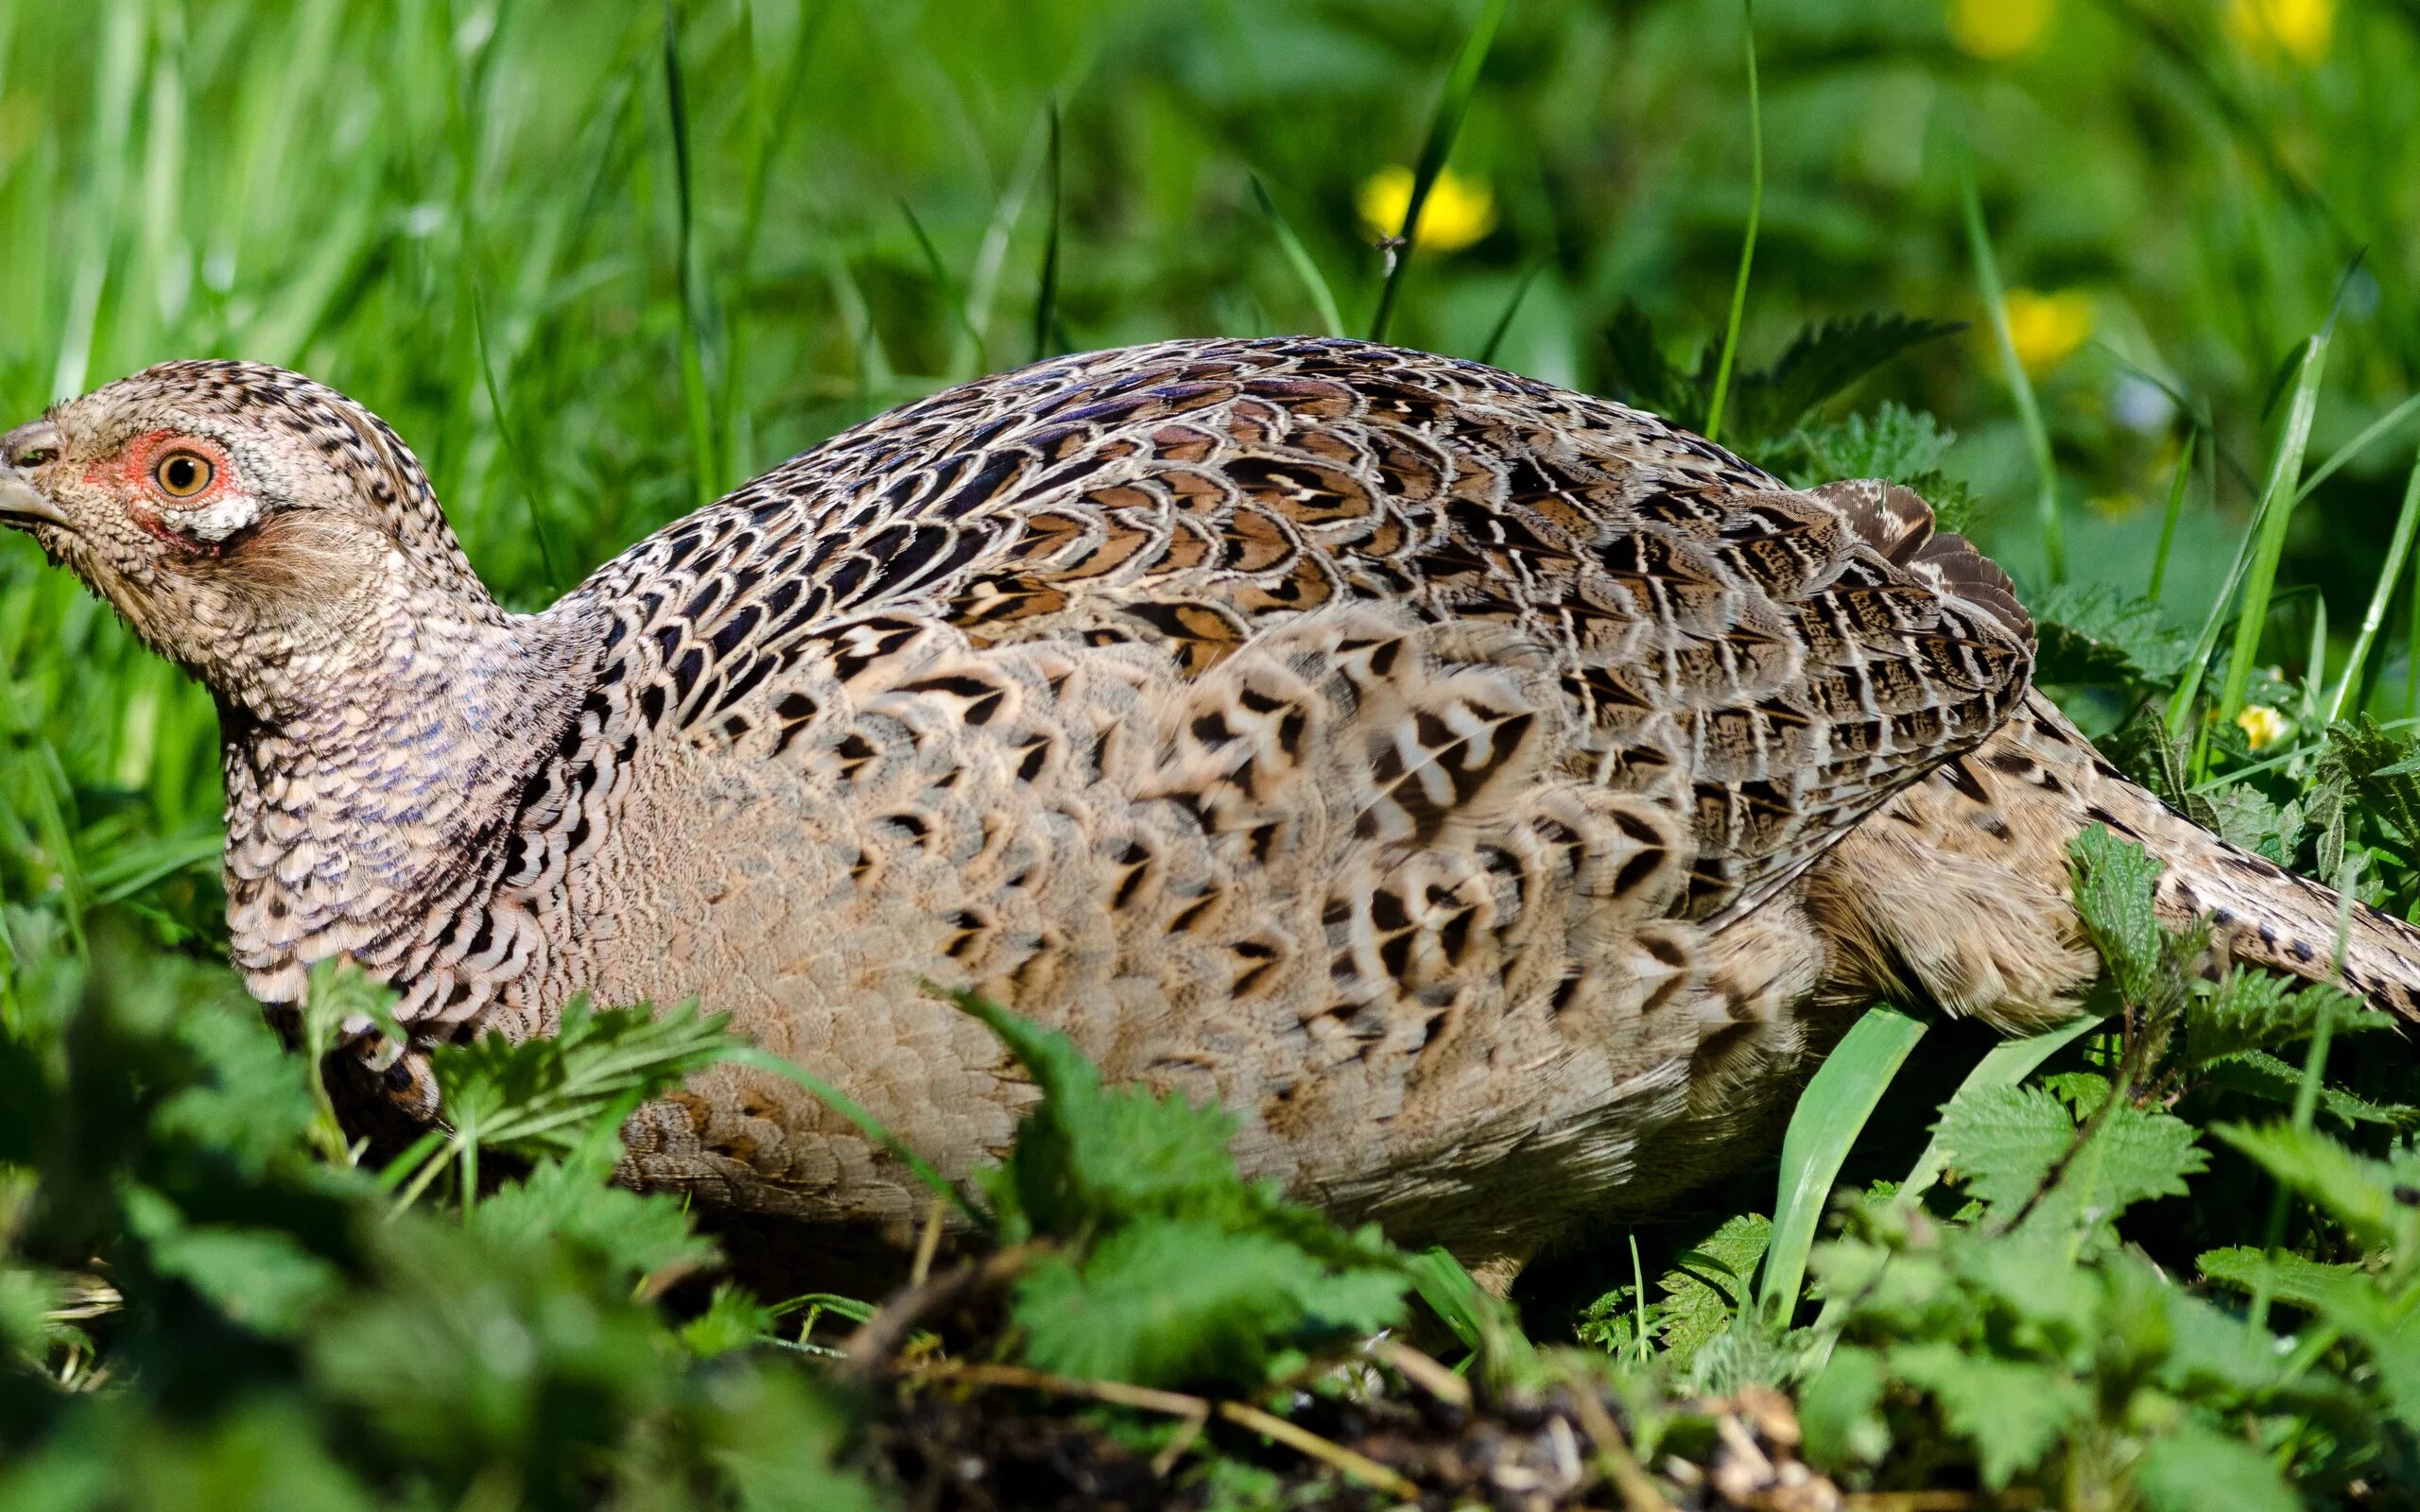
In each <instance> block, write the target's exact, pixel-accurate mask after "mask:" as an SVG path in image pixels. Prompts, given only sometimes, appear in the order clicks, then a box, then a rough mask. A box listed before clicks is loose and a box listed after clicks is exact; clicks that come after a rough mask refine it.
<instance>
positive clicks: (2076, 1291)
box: [1945, 1229, 2101, 1354]
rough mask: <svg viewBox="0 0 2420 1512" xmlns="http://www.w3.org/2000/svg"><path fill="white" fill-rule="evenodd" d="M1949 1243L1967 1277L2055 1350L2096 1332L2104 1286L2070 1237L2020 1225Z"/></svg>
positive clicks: (2065, 1348)
mask: <svg viewBox="0 0 2420 1512" xmlns="http://www.w3.org/2000/svg"><path fill="white" fill-rule="evenodd" d="M1945 1248H1946V1249H1947V1250H1948V1252H1949V1253H1950V1255H1951V1258H1952V1263H1953V1265H1954V1267H1955V1268H1956V1270H1957V1272H1958V1275H1959V1277H1960V1278H1961V1279H1962V1280H1965V1281H1967V1282H1968V1283H1970V1284H1971V1285H1973V1286H1975V1287H1977V1288H1978V1289H1979V1290H1980V1291H1982V1292H1983V1293H1984V1294H1986V1295H1987V1296H1990V1297H1993V1298H1995V1299H1996V1300H1997V1301H1998V1302H1999V1303H2000V1304H2001V1305H2002V1306H2004V1307H2006V1308H2007V1309H2008V1310H2009V1311H2010V1312H2011V1313H2013V1314H2015V1315H2016V1316H2017V1317H2018V1318H2020V1319H2022V1320H2023V1321H2024V1323H2025V1324H2026V1325H2027V1327H2028V1329H2029V1331H2030V1332H2031V1336H2034V1337H2037V1338H2039V1339H2040V1340H2042V1341H2043V1342H2044V1345H2045V1347H2046V1348H2048V1349H2050V1350H2052V1351H2054V1352H2057V1353H2061V1354H2064V1353H2066V1352H2067V1351H2069V1350H2071V1349H2076V1348H2077V1347H2078V1346H2080V1345H2081V1344H2083V1342H2084V1341H2085V1340H2088V1339H2090V1338H2091V1337H2092V1336H2093V1332H2094V1330H2095V1326H2096V1318H2097V1316H2098V1314H2099V1312H2100V1300H2101V1297H2100V1286H2099V1285H2098V1283H2097V1282H2096V1280H2095V1279H2094V1276H2093V1274H2092V1272H2090V1271H2088V1270H2085V1269H2083V1267H2081V1266H2079V1265H2077V1264H2076V1263H2074V1259H2073V1257H2072V1256H2071V1255H2070V1254H2069V1253H2068V1250H2069V1246H2068V1244H2067V1242H2066V1240H2065V1239H2063V1238H2058V1237H2054V1236H2052V1235H2049V1234H2045V1233H2039V1232H2036V1231H2033V1230H2031V1229H2019V1230H2018V1231H2016V1232H2015V1233H2011V1234H1996V1235H1993V1236H1991V1237H1990V1238H1989V1239H1987V1240H1985V1241H1983V1242H1980V1243H1968V1244H1960V1245H1956V1246H1945Z"/></svg>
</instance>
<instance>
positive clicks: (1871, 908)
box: [1808, 693, 2420, 1031]
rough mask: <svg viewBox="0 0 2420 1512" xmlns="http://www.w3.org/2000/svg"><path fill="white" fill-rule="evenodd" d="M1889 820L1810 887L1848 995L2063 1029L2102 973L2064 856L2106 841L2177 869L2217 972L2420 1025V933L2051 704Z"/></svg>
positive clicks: (2169, 896)
mask: <svg viewBox="0 0 2420 1512" xmlns="http://www.w3.org/2000/svg"><path fill="white" fill-rule="evenodd" d="M1879 819H1880V822H1878V823H1874V824H1868V825H1865V826H1862V827H1860V828H1859V829H1858V830H1856V831H1853V832H1851V833H1849V834H1848V835H1847V836H1845V837H1844V838H1843V840H1842V841H1841V845H1840V846H1839V847H1838V848H1837V849H1836V850H1835V851H1833V853H1832V854H1831V855H1829V856H1827V857H1825V859H1824V863H1823V864H1822V865H1821V866H1819V867H1818V868H1817V869H1816V870H1815V871H1814V872H1812V873H1810V875H1809V878H1808V904H1809V906H1810V908H1811V909H1812V910H1813V911H1814V913H1815V915H1816V917H1817V918H1818V919H1821V920H1824V922H1826V923H1828V924H1829V925H1831V926H1832V928H1833V929H1834V930H1835V931H1836V938H1837V940H1838V941H1839V945H1840V948H1841V951H1842V953H1843V954H1844V955H1845V956H1846V957H1847V960H1848V962H1849V963H1850V964H1851V966H1852V967H1853V968H1854V969H1853V970H1852V971H1850V972H1848V973H1847V980H1849V981H1851V982H1856V983H1858V984H1860V985H1862V986H1864V987H1867V988H1872V989H1874V990H1878V991H1884V992H1892V991H1910V990H1912V991H1915V992H1918V993H1922V994H1924V995H1928V996H1930V997H1932V998H1933V999H1934V1000H1935V1001H1937V1002H1939V1003H1941V1004H1942V1005H1944V1006H1945V1007H1947V1008H1949V1009H1951V1010H1952V1011H1956V1012H1963V1013H1971V1014H1973V1015H1974V1016H1976V1017H1978V1018H1980V1019H1982V1020H1984V1021H1985V1022H1991V1023H1994V1024H1996V1025H1997V1026H1999V1027H2001V1028H2004V1029H2008V1030H2012V1031H2025V1030H2030V1029H2034V1028H2039V1027H2042V1026H2045V1025H2047V1024H2048V1023H2050V1022H2055V1021H2056V1020H2058V1019H2060V1018H2062V1017H2064V1016H2066V1014H2067V1013H2068V1012H2070V1011H2071V1010H2072V1008H2073V1006H2074V1004H2075V1001H2076V999H2077V998H2078V997H2079V996H2080V995H2081V994H2082V993H2083V990H2084V988H2087V987H2089V986H2090V985H2091V983H2092V980H2093V977H2094V976H2095V975H2096V974H2097V972H2098V971H2099V970H2100V962H2099V957H2098V956H2096V955H2095V954H2093V951H2092V948H2091V946H2090V944H2089V943H2088V941H2087V940H2086V938H2085V936H2084V932H2083V921H2082V920H2081V919H2079V918H2078V917H2077V916H2076V913H2075V910H2074V907H2073V905H2072V903H2071V902H2070V901H2069V899H2068V897H2067V894H2066V875H2067V851H2068V847H2069V845H2070V844H2071V843H2072V842H2073V841H2074V839H2075V837H2076V836H2077V835H2078V834H2079V833H2082V832H2083V830H2084V829H2086V828H2087V827H2089V826H2091V825H2095V824H2099V825H2102V826H2104V827H2106V828H2107V829H2108V830H2109V831H2110V832H2111V833H2115V834H2117V835H2118V836H2119V837H2120V838H2123V839H2127V840H2131V841H2134V842H2135V843H2136V844H2138V845H2141V846H2142V847H2143V848H2144V849H2145V850H2147V851H2150V852H2151V854H2152V856H2153V857H2155V858H2156V859H2158V860H2159V861H2160V862H2161V863H2162V864H2163V866H2164V868H2165V869H2164V870H2163V872H2162V874H2161V877H2160V881H2159V886H2158V892H2157V902H2158V906H2159V911H2160V914H2161V917H2162V919H2164V920H2165V921H2166V922H2167V923H2169V925H2170V926H2172V927H2184V926H2187V925H2189V924H2193V923H2195V922H2197V921H2206V922H2207V923H2208V924H2209V926H2210V929H2211V937H2212V944H2213V946H2214V947H2215V949H2216V952H2217V955H2218V958H2219V959H2221V960H2227V959H2233V960H2239V961H2244V962H2248V963H2253V964H2256V965H2260V966H2265V967H2270V968H2273V969H2274V970H2277V971H2285V972H2289V973H2290V974H2292V975H2295V976H2300V977H2304V978H2306V979H2308V980H2310V981H2316V982H2333V983H2338V984H2340V985H2342V986H2345V987H2348V988H2351V989H2352V990H2354V991H2356V992H2359V994H2361V995H2362V996H2363V997H2365V998H2367V999H2368V1000H2369V1001H2370V1003H2371V1004H2372V1005H2374V1006H2376V1007H2378V1008H2381V1009H2384V1010H2386V1011H2388V1012H2392V1013H2394V1014H2396V1015H2398V1016H2400V1017H2402V1018H2404V1019H2408V1020H2413V1021H2420V930H2415V929H2414V928H2413V927H2412V926H2411V925H2410V924H2407V923H2404V922H2403V921H2402V920H2400V919H2393V918H2390V917H2388V916H2387V915H2385V914H2382V913H2380V912H2378V911H2377V909H2375V908H2372V907H2370V906H2369V905H2367V904H2365V903H2362V902H2358V901H2352V900H2346V899H2343V898H2341V897H2340V896H2339V895H2338V894H2337V893H2336V892H2335V891H2333V890H2332V889H2330V888H2328V887H2325V886H2323V885H2320V884H2319V883H2316V882H2313V881H2310V880H2309V879H2308V878H2306V877H2299V876H2296V875H2294V874H2293V873H2292V872H2290V871H2288V870H2286V869H2285V868H2282V867H2279V866H2277V865H2276V864H2275V863H2273V862H2272V861H2269V860H2268V859H2266V858H2265V857H2262V856H2259V855H2256V854H2254V853H2253V852H2251V851H2246V850H2244V849H2243V848H2242V847H2240V846H2237V845H2232V844H2230V843H2228V842H2227V841H2225V840H2222V839H2221V838H2219V837H2218V836H2217V835H2215V834H2212V833H2209V832H2208V831H2206V830H2204V829H2203V828H2201V827H2200V826H2199V825H2196V824H2194V823H2193V822H2192V821H2191V820H2189V819H2187V818H2185V817H2184V816H2181V815H2179V814H2177V813H2176V812H2175V811H2174V810H2172V809H2170V808H2169V807H2168V806H2167V805H2166V804H2165V803H2163V802H2161V801H2160V800H2159V799H2158V798H2156V797H2155V796H2153V795H2152V793H2150V792H2149V791H2147V790H2145V789H2144V788H2142V787H2141V786H2139V785H2137V784H2136V783H2135V782H2130V781H2128V780H2127V778H2126V777H2125V775H2124V774H2123V773H2121V772H2119V771H2118V768H2117V767H2115V766H2113V765H2110V764H2109V763H2108V762H2107V761H2106V760H2105V759H2103V758H2102V757H2101V756H2100V753H2099V752H2098V751H2096V750H2094V749H2093V748H2092V747H2091V745H2090V744H2089V743H2088V742H2087V741H2085V739H2084V738H2083V735H2082V734H2081V733H2079V732H2078V731H2077V730H2076V729H2075V727H2074V726H2073V725H2071V724H2069V723H2068V722H2067V720H2066V717H2065V716H2064V715H2062V714H2061V713H2059V711H2058V710H2057V709H2056V708H2055V707H2054V706H2053V705H2052V704H2051V703H2050V701H2049V700H2048V699H2047V698H2045V697H2044V696H2042V695H2041V694H2039V693H2029V694H2028V695H2027V696H2026V698H2025V701H2024V703H2023V704H2022V705H2021V706H2020V707H2019V708H2018V710H2017V712H2016V713H2015V715H2014V717H2013V718H2011V719H2010V720H2009V722H2008V723H2007V724H2006V725H2004V726H2003V727H2001V729H2000V730H1997V732H1995V733H1994V734H1993V736H1992V738H1991V739H1989V740H1987V741H1985V742H1984V743H1983V744H1982V745H1981V746H1979V747H1976V748H1975V749H1974V750H1973V751H1970V752H1968V753H1967V754H1965V755H1963V756H1960V757H1956V758H1953V759H1952V760H1950V761H1948V762H1945V763H1944V764H1943V765H1940V766H1938V767H1936V768H1935V769H1934V770H1933V771H1932V772H1931V773H1929V774H1928V775H1927V777H1926V778H1925V780H1924V781H1922V782H1918V783H1916V784H1915V785H1913V786H1911V787H1910V788H1908V789H1907V790H1906V791H1905V792H1903V793H1901V794H1900V795H1899V796H1898V798H1897V799H1894V800H1893V803H1892V804H1891V805H1890V807H1889V808H1888V809H1886V810H1885V811H1884V812H1883V814H1882V815H1881V816H1879ZM2340 946H2341V948H2340Z"/></svg>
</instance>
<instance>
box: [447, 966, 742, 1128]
mask: <svg viewBox="0 0 2420 1512" xmlns="http://www.w3.org/2000/svg"><path fill="white" fill-rule="evenodd" d="M729 1024H730V1020H729V1018H728V1017H727V1016H725V1015H722V1014H716V1015H713V1016H711V1017H708V1016H702V1015H700V1013H699V1012H698V1009H697V1006H696V1005H694V1004H692V1005H688V1006H686V1007H683V1008H679V1009H676V1010H674V1011H672V1012H670V1013H666V1014H663V1015H661V1016H658V1015H657V1014H655V1013H654V1012H653V1011H651V1010H649V1009H648V1008H644V1007H638V1008H601V1009H600V1008H596V1007H594V1006H592V1005H590V1004H589V1003H588V1001H587V1000H586V999H585V998H579V999H575V1000H574V1001H573V1002H572V1004H571V1005H569V1006H567V1007H565V1008H564V1009H563V1013H562V1024H561V1027H560V1029H559V1030H558V1032H557V1033H555V1034H554V1035H552V1036H545V1037H540V1038H535V1039H530V1040H522V1041H521V1042H520V1043H518V1044H514V1043H511V1042H510V1041H508V1040H506V1039H505V1037H504V1036H503V1035H502V1034H501V1033H499V1032H496V1031H493V1030H491V1031H490V1032H489V1033H487V1034H486V1035H484V1036H482V1037H480V1038H479V1039H478V1040H475V1041H474V1042H473V1043H470V1044H466V1045H439V1046H437V1047H436V1048H434V1049H433V1050H431V1051H430V1052H429V1069H430V1071H431V1073H432V1074H434V1075H435V1076H436V1078H437V1086H438V1092H439V1097H440V1100H441V1102H442V1104H443V1106H444V1108H445V1114H446V1119H447V1121H448V1122H449V1123H451V1124H452V1125H454V1128H455V1129H456V1131H457V1135H458V1140H459V1141H460V1142H463V1143H476V1144H477V1145H478V1146H479V1147H480V1148H482V1149H485V1150H490V1151H496V1152H501V1153H505V1154H510V1155H517V1156H523V1157H527V1158H532V1159H534V1158H536V1157H538V1156H542V1155H564V1154H568V1153H569V1152H570V1151H572V1150H573V1149H575V1148H577V1147H578V1146H579V1144H580V1143H581V1142H582V1141H583V1140H584V1139H585V1138H586V1137H587V1135H588V1133H589V1129H590V1126H591V1125H594V1124H595V1123H596V1121H597V1120H598V1119H599V1118H600V1117H607V1116H610V1115H611V1114H612V1113H613V1111H614V1109H616V1108H620V1109H622V1110H623V1111H624V1112H627V1111H628V1109H629V1108H632V1107H635V1106H636V1105H637V1104H638V1103H639V1102H641V1101H644V1100H645V1099H647V1098H648V1097H652V1096H654V1095H656V1094H657V1093H659V1092H662V1091H668V1090H670V1089H671V1088H673V1087H675V1086H678V1085H679V1084H680V1083H681V1082H682V1080H683V1078H685V1077H687V1076H689V1075H691V1074H695V1073H697V1072H700V1071H702V1070H704V1069H705V1068H706V1067H708V1066H710V1065H713V1064H714V1063H715V1062H716V1061H717V1060H720V1059H722V1058H723V1057H725V1056H727V1055H729V1054H730V1053H731V1052H732V1051H733V1050H734V1049H735V1048H737V1047H738V1045H739V1044H740V1043H741V1041H740V1040H739V1039H738V1038H737V1037H736V1036H735V1035H733V1034H732V1033H731V1032H730V1029H729Z"/></svg>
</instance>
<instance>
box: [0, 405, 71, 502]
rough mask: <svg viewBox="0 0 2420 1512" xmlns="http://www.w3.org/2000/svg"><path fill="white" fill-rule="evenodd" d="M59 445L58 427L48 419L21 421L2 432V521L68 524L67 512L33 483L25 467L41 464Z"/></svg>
mask: <svg viewBox="0 0 2420 1512" xmlns="http://www.w3.org/2000/svg"><path fill="white" fill-rule="evenodd" d="M59 449H60V435H59V427H58V426H56V425H54V424H52V423H51V422H50V421H46V420H38V421H34V422H32V423H31V424H29V425H20V426H18V427H17V428H16V429H15V430H13V431H10V432H9V434H8V435H6V436H0V524H12V525H20V526H23V525H31V524H52V525H63V524H67V523H68V522H67V516H66V514H65V512H64V511H62V510H61V508H60V507H59V506H58V505H56V504H53V503H51V501H50V498H49V496H48V495H47V494H45V493H43V491H42V490H40V489H38V488H35V487H34V482H33V479H32V478H30V477H27V476H26V473H25V472H24V471H22V470H23V469H24V468H26V466H28V465H34V466H39V465H40V464H41V462H42V461H43V460H44V459H46V458H48V457H53V456H57V455H59Z"/></svg>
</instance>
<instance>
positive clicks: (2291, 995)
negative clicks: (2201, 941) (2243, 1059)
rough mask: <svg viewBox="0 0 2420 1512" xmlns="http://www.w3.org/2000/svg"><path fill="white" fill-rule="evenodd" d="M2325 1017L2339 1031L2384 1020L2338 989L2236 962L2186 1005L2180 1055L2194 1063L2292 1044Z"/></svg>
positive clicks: (2376, 1025)
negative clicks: (2221, 976) (2183, 1038)
mask: <svg viewBox="0 0 2420 1512" xmlns="http://www.w3.org/2000/svg"><path fill="white" fill-rule="evenodd" d="M2324 1019H2332V1020H2333V1021H2334V1023H2333V1024H2332V1027H2333V1028H2334V1029H2335V1031H2336V1032H2337V1033H2340V1034H2343V1033H2350V1032H2353V1031H2356V1030H2359V1029H2374V1028H2381V1027H2383V1026H2384V1025H2385V1024H2386V1023H2387V1022H2388V1021H2387V1020H2386V1019H2385V1018H2384V1017H2383V1016H2373V1015H2371V1014H2368V1013H2365V1012H2364V1011H2363V1010H2362V1007H2361V1004H2360V1001H2359V999H2357V998H2355V997H2353V996H2352V995H2351V994H2350V993H2347V992H2344V991H2342V990H2340V989H2339V988H2332V987H2328V986H2325V985H2324V984H2320V983H2311V984H2308V985H2305V984H2302V983H2299V982H2295V981H2292V980H2291V979H2290V978H2288V977H2283V976H2279V975H2276V974H2275V973H2273V972H2270V971H2258V970H2256V969H2253V968H2249V967H2241V966H2238V967H2236V968H2235V969H2234V970H2232V971H2228V972H2227V974H2226V975H2225V976H2224V977H2223V978H2221V980H2220V982H2219V984H2218V986H2217V988H2215V989H2214V990H2212V991H2211V992H2209V993H2208V994H2206V995H2196V997H2195V998H2194V999H2193V1000H2192V1001H2191V1002H2190V1003H2189V1004H2188V1005H2187V1007H2186V1010H2185V1057H2186V1059H2187V1061H2189V1062H2192V1063H2195V1064H2199V1063H2201V1062H2203V1061H2207V1060H2216V1059H2218V1058H2220V1057H2222V1056H2232V1055H2235V1054H2237V1053H2238V1052H2239V1051H2246V1050H2267V1049H2271V1048H2273V1047H2275V1046H2277V1045H2285V1044H2292V1043H2294V1042H2295V1041H2297V1040H2308V1039H2309V1038H2310V1036H2311V1034H2312V1032H2313V1031H2314V1030H2316V1029H2317V1028H2318V1027H2319V1024H2320V1022H2321V1021H2322V1020H2324Z"/></svg>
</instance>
